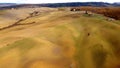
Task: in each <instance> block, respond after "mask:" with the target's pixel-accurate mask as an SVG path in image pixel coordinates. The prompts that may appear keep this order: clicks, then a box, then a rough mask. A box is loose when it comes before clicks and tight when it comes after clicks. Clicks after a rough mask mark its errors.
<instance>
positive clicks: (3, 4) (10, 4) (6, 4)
mask: <svg viewBox="0 0 120 68" xmlns="http://www.w3.org/2000/svg"><path fill="white" fill-rule="evenodd" d="M12 5H16V3H0V7H5V6H12Z"/></svg>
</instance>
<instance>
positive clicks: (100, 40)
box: [0, 7, 120, 68]
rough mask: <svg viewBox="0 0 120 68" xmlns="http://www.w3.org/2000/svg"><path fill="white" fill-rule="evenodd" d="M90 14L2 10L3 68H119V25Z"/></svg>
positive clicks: (0, 50) (0, 65) (0, 46)
mask: <svg viewBox="0 0 120 68" xmlns="http://www.w3.org/2000/svg"><path fill="white" fill-rule="evenodd" d="M66 9H67V8H66ZM35 11H37V12H38V13H35V14H34V15H32V14H31V13H33V12H35ZM90 14H91V15H88V14H84V11H76V12H73V11H69V10H68V9H67V10H64V11H62V10H59V11H58V9H57V8H47V7H44V8H42V7H41V8H19V9H8V10H0V68H120V21H119V20H108V17H105V16H103V15H100V14H95V13H90ZM16 23H17V24H16Z"/></svg>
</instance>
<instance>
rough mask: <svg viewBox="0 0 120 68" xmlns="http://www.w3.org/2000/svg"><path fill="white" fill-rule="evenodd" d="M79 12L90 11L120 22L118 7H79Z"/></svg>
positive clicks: (119, 9)
mask: <svg viewBox="0 0 120 68" xmlns="http://www.w3.org/2000/svg"><path fill="white" fill-rule="evenodd" d="M79 8H80V10H81V11H91V12H94V13H98V14H103V15H104V16H107V17H110V18H114V19H116V20H120V7H89V6H86V7H79Z"/></svg>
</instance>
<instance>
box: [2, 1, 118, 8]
mask: <svg viewBox="0 0 120 68" xmlns="http://www.w3.org/2000/svg"><path fill="white" fill-rule="evenodd" d="M78 6H95V7H120V3H112V4H111V3H105V2H70V3H46V4H15V3H0V9H4V8H19V7H78Z"/></svg>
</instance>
